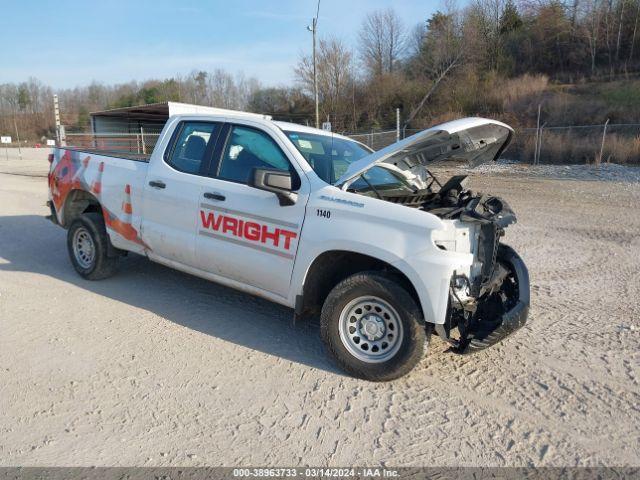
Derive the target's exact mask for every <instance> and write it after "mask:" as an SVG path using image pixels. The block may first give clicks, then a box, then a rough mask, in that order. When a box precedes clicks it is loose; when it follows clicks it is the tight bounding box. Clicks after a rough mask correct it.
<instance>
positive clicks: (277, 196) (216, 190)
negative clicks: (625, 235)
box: [49, 112, 529, 380]
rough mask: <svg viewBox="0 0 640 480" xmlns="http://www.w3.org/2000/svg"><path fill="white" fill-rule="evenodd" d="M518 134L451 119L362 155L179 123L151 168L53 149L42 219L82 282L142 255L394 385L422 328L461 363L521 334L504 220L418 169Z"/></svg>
mask: <svg viewBox="0 0 640 480" xmlns="http://www.w3.org/2000/svg"><path fill="white" fill-rule="evenodd" d="M512 135H513V131H512V130H511V129H510V128H509V127H508V126H507V125H505V124H502V123H500V122H496V121H493V120H486V119H476V118H472V119H463V120H459V121H456V122H449V123H448V124H443V125H439V126H437V127H434V128H432V129H428V130H425V131H423V132H420V133H419V134H417V135H414V136H412V137H409V138H407V139H405V140H403V141H401V142H398V143H396V144H394V145H390V146H389V147H387V148H385V149H382V150H380V151H378V152H373V151H371V150H370V149H369V148H368V147H366V146H365V145H362V144H360V143H358V142H356V141H354V140H352V139H350V138H348V137H343V136H341V135H337V134H334V133H331V132H326V131H322V130H317V129H313V128H309V127H304V126H301V125H296V124H290V123H285V122H276V121H272V120H271V119H270V118H268V117H265V116H262V115H255V114H245V113H238V114H233V113H229V112H224V113H221V114H220V115H213V114H207V115H177V116H173V117H171V118H170V119H169V120H168V122H167V123H166V125H165V126H164V129H163V131H162V134H161V135H160V138H159V140H158V143H157V144H156V147H155V149H154V150H153V153H152V154H151V156H150V157H149V158H132V157H127V156H123V155H114V154H109V153H108V152H103V151H96V150H87V149H83V150H80V149H73V148H65V149H55V150H54V153H53V154H52V156H51V163H52V164H51V170H50V174H49V186H50V206H51V210H52V215H51V218H52V219H53V220H54V221H55V222H56V223H58V224H60V225H61V226H63V227H64V228H67V229H68V239H67V244H68V250H69V255H70V258H71V262H72V265H73V266H74V267H75V269H76V271H78V273H79V274H80V275H82V276H83V277H84V278H87V279H88V280H97V279H100V278H105V277H107V276H111V275H112V274H113V273H114V272H115V270H116V265H117V262H118V258H119V257H120V256H121V255H123V254H125V253H126V252H133V253H136V254H140V255H145V256H147V257H148V258H149V259H151V260H153V261H155V262H158V263H162V264H164V265H167V266H169V267H172V268H176V269H179V270H182V271H185V272H188V273H191V274H193V275H197V276H200V277H202V278H205V279H208V280H212V281H216V282H219V283H222V284H225V285H228V286H231V287H233V288H237V289H240V290H243V291H246V292H248V293H250V294H254V295H259V296H262V297H264V298H267V299H269V300H271V301H275V302H277V303H280V304H282V305H286V306H288V307H291V308H293V310H294V315H295V316H296V318H303V317H309V316H319V317H320V331H321V335H322V338H323V340H324V342H325V344H326V345H327V348H328V350H329V351H330V352H331V353H332V354H333V355H334V357H335V358H336V360H337V361H338V363H339V364H340V365H341V366H342V367H343V368H344V369H345V370H347V371H348V372H350V373H351V374H353V375H355V376H358V377H362V378H365V379H369V380H390V379H393V378H397V377H399V376H401V375H404V374H406V373H407V372H409V371H410V370H411V369H412V368H413V367H414V366H415V365H416V364H417V363H418V361H419V360H420V359H421V358H422V356H423V352H424V349H425V347H426V345H427V342H428V339H429V337H430V335H431V334H432V332H433V331H435V332H436V333H437V334H438V335H439V336H441V337H442V338H443V339H444V340H445V341H447V342H448V343H449V344H450V345H451V349H452V350H453V351H455V352H458V353H469V352H471V351H477V350H480V349H483V348H486V347H487V346H489V345H492V344H494V343H496V342H497V341H500V340H501V339H502V338H504V337H505V336H507V335H508V334H510V333H511V332H513V331H514V330H516V329H517V328H519V327H520V326H521V325H522V324H523V323H524V322H525V321H526V317H527V312H528V304H529V297H528V295H529V285H528V274H527V271H526V267H525V266H524V263H523V262H522V260H521V259H520V257H519V256H518V255H517V254H516V253H515V252H514V251H513V250H512V249H510V248H509V247H507V246H505V245H503V244H501V242H500V238H501V237H502V235H504V233H505V229H506V227H507V226H508V225H509V224H511V223H513V222H515V214H513V212H512V211H511V209H510V208H509V206H508V204H507V203H506V202H505V201H504V200H502V199H499V198H498V197H493V196H488V195H479V194H475V193H473V192H472V191H471V190H469V189H468V188H467V179H466V178H464V176H456V177H452V178H451V179H450V180H449V181H445V182H441V181H440V180H439V179H437V178H436V177H435V176H434V175H432V174H431V171H430V170H429V169H428V167H430V166H431V165H438V164H442V163H446V162H456V163H466V164H470V165H477V164H479V163H482V162H484V161H491V160H494V159H496V158H497V157H498V156H499V155H500V153H501V152H502V151H503V150H504V148H506V146H507V145H508V143H509V141H510V139H511V137H512Z"/></svg>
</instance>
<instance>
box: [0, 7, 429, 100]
mask: <svg viewBox="0 0 640 480" xmlns="http://www.w3.org/2000/svg"><path fill="white" fill-rule="evenodd" d="M315 5H316V0H297V1H296V0H280V1H267V0H264V1H258V0H231V1H229V0H227V1H218V0H199V1H198V0H155V1H151V0H137V1H136V0H129V1H125V0H101V1H100V0H83V1H71V0H55V1H51V0H32V1H28V0H11V1H6V0H5V1H3V2H2V5H1V7H0V45H2V47H3V48H2V50H0V83H5V82H19V81H23V80H26V79H27V78H28V77H30V76H33V77H36V78H38V79H40V80H41V81H43V82H44V83H46V84H49V85H51V86H53V87H57V88H64V87H73V86H76V85H85V84H88V83H90V82H91V81H92V80H96V81H99V82H103V83H121V82H126V81H129V80H134V79H135V80H145V79H149V78H165V77H170V76H173V75H176V74H181V75H183V76H184V75H187V74H188V73H189V72H191V71H192V70H206V71H212V70H213V69H215V68H218V67H220V68H223V69H225V70H227V71H229V72H231V73H238V72H243V73H244V74H245V75H247V76H255V77H256V78H258V79H259V80H260V81H261V82H262V83H263V84H265V85H288V84H291V83H293V71H292V70H293V66H294V65H295V64H296V62H297V59H298V56H299V54H300V53H301V52H309V51H310V50H311V33H309V32H307V31H306V29H305V27H306V25H308V24H309V23H310V19H311V17H313V15H314V14H315ZM390 6H392V7H393V8H394V9H395V11H396V12H397V14H398V15H399V16H400V17H401V19H402V20H403V21H404V23H405V25H407V26H408V27H413V26H414V25H415V24H417V23H418V22H419V21H420V20H423V19H426V18H427V17H428V16H429V15H430V14H431V13H433V12H434V11H435V10H437V9H438V7H441V4H440V3H439V1H424V0H422V1H421V0H393V1H392V0H366V1H365V0H322V1H321V6H320V20H319V25H318V32H319V35H320V37H322V36H327V35H335V36H337V37H339V38H342V39H344V40H345V41H346V42H347V43H348V44H350V45H352V46H353V45H355V42H356V40H357V32H358V29H359V27H360V24H361V22H362V19H363V17H364V15H365V14H366V12H369V11H372V10H376V9H380V8H387V7H390ZM7 47H8V48H7Z"/></svg>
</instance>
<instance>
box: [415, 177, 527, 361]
mask: <svg viewBox="0 0 640 480" xmlns="http://www.w3.org/2000/svg"><path fill="white" fill-rule="evenodd" d="M465 181H466V177H465V176H455V177H452V178H451V179H450V180H449V181H448V182H447V183H446V184H444V185H442V187H441V188H440V190H439V191H438V193H435V194H432V195H431V196H430V198H429V200H427V201H426V202H425V203H424V204H423V207H422V208H423V209H424V210H426V211H429V212H430V213H432V214H434V215H437V216H438V217H440V218H442V219H443V220H448V221H449V225H450V226H451V229H450V231H449V232H447V231H444V232H442V233H441V235H440V237H438V234H436V235H435V237H434V241H435V243H436V245H437V246H438V247H440V248H441V249H443V250H448V249H453V250H455V251H463V252H468V253H472V254H473V258H474V261H473V264H472V266H471V267H470V269H469V270H468V271H466V272H454V274H453V276H452V278H451V284H450V289H449V292H450V293H449V307H448V309H447V318H446V320H445V323H444V324H443V325H436V328H435V330H436V332H437V333H438V335H439V336H440V337H441V338H443V339H444V340H445V341H447V342H448V343H450V344H451V345H452V347H453V349H454V350H455V351H456V352H459V353H472V352H476V351H479V350H482V349H484V348H487V347H489V346H491V345H494V344H495V343H497V342H499V341H500V340H502V339H503V338H505V337H506V336H507V335H509V334H511V333H513V332H514V331H516V330H517V329H519V328H520V327H522V326H523V325H524V324H525V322H526V320H527V315H528V312H529V274H528V271H527V267H526V266H525V264H524V262H523V261H522V259H521V258H520V257H519V256H518V254H517V253H516V252H515V251H514V250H513V249H512V248H511V247H509V246H507V245H504V244H501V243H500V238H501V237H502V236H503V235H504V232H505V228H507V227H508V226H509V225H511V224H513V223H515V222H516V217H515V214H514V213H513V211H512V210H511V208H510V207H509V205H508V204H507V203H506V202H505V201H504V200H502V199H501V198H499V197H494V196H489V195H480V194H474V193H473V192H471V191H470V190H467V189H466V188H465ZM461 237H462V239H464V237H468V240H466V241H464V240H461ZM455 329H457V330H458V335H457V338H454V336H453V335H452V331H453V330H455Z"/></svg>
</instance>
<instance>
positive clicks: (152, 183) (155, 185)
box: [149, 180, 167, 188]
mask: <svg viewBox="0 0 640 480" xmlns="http://www.w3.org/2000/svg"><path fill="white" fill-rule="evenodd" d="M149 186H150V187H153V188H165V187H166V186H167V185H166V184H165V183H164V182H161V181H159V180H151V181H150V182H149Z"/></svg>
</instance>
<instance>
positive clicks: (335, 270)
mask: <svg viewBox="0 0 640 480" xmlns="http://www.w3.org/2000/svg"><path fill="white" fill-rule="evenodd" d="M364 271H379V272H385V273H388V274H389V275H390V276H393V277H394V278H396V279H397V281H398V283H399V284H400V286H402V287H403V288H404V289H405V290H406V291H407V292H408V293H409V295H411V297H412V298H413V300H414V301H415V302H416V305H417V306H418V308H419V309H420V312H421V313H422V314H423V316H424V312H423V311H422V304H421V301H420V297H419V295H418V292H417V291H416V288H415V287H414V285H413V283H412V282H411V280H409V277H408V276H407V275H405V274H404V273H403V272H402V271H401V270H399V269H398V268H397V267H395V266H393V265H391V264H390V263H388V262H386V261H384V260H381V259H379V258H376V257H372V256H370V255H366V254H363V253H359V252H354V251H349V250H327V251H324V252H322V253H321V254H319V255H318V256H316V257H315V259H314V260H313V261H312V262H311V264H310V266H309V268H308V269H307V272H306V274H305V276H304V281H303V285H302V295H301V296H300V297H299V298H298V299H297V301H296V306H295V308H296V315H298V316H307V315H314V314H317V313H319V312H320V310H321V309H322V304H323V301H324V299H325V298H326V297H327V295H328V294H329V292H330V291H331V290H332V289H333V288H334V287H335V286H336V285H337V284H338V283H340V282H341V281H342V280H344V279H345V278H347V277H349V276H351V275H354V274H356V273H359V272H364Z"/></svg>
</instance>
